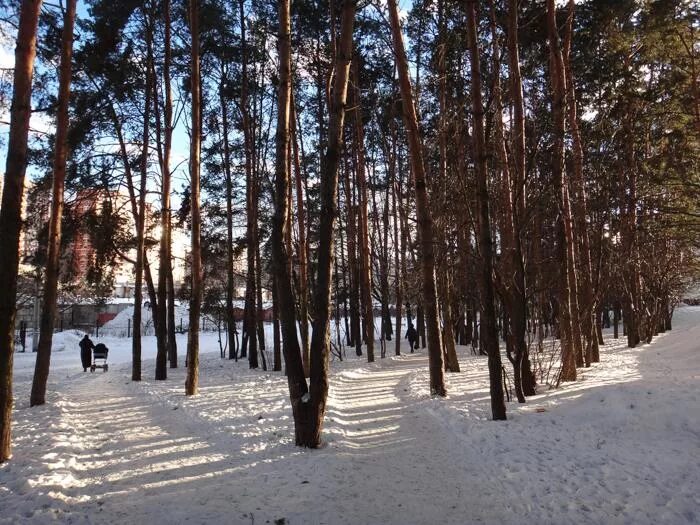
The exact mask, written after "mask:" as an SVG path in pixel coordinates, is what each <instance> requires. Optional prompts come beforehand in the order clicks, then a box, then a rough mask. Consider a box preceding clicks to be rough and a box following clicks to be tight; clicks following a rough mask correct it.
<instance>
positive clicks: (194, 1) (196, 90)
mask: <svg viewBox="0 0 700 525" xmlns="http://www.w3.org/2000/svg"><path fill="white" fill-rule="evenodd" d="M189 10H190V33H191V35H192V49H191V77H192V78H191V80H192V88H191V89H192V138H191V142H190V179H191V188H192V190H191V192H190V195H191V200H192V255H191V257H192V297H191V298H190V327H189V332H188V337H187V345H188V347H187V355H188V356H189V357H188V361H187V380H186V381H185V395H188V396H191V395H194V394H196V393H197V386H198V383H199V316H200V310H201V304H202V258H201V257H202V246H201V239H200V231H201V221H202V219H201V215H200V209H199V167H200V165H199V162H200V153H201V140H202V130H201V94H200V75H199V1H198V0H190V5H189Z"/></svg>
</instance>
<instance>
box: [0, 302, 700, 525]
mask: <svg viewBox="0 0 700 525" xmlns="http://www.w3.org/2000/svg"><path fill="white" fill-rule="evenodd" d="M674 325H675V326H674V330H673V331H671V332H669V333H667V334H664V335H661V336H660V337H658V338H657V339H656V340H655V341H654V343H653V344H651V345H648V346H644V347H641V348H638V349H627V348H624V345H623V341H622V340H621V339H620V340H619V341H617V342H613V341H612V340H609V341H608V344H607V345H606V346H605V347H604V348H603V349H602V363H600V364H598V365H594V366H593V367H591V368H590V369H588V370H583V371H581V380H580V381H578V382H576V383H573V384H565V385H563V386H562V387H561V388H560V389H558V390H552V391H548V392H544V393H542V394H540V395H538V396H536V397H534V398H531V399H530V400H529V402H528V403H527V404H526V405H517V403H510V404H509V405H508V411H509V412H508V416H509V420H508V421H506V422H493V421H491V420H490V419H489V414H490V412H489V399H488V383H487V375H486V361H485V359H484V358H481V357H474V356H470V355H468V352H467V350H466V349H465V348H462V349H461V350H460V363H461V365H462V370H463V372H461V373H459V374H450V375H449V376H448V381H449V397H448V398H447V399H444V400H440V399H432V398H430V396H429V395H428V387H427V357H426V355H425V353H424V352H418V353H416V354H408V355H404V356H401V357H397V358H388V359H384V360H379V362H377V363H374V364H367V363H364V362H362V361H357V360H354V361H346V362H343V363H338V362H334V363H333V365H332V377H331V392H330V399H329V403H328V414H327V420H326V426H325V431H324V436H325V439H326V446H325V447H323V448H322V449H319V450H315V451H310V450H301V449H299V448H297V447H295V446H294V445H293V442H292V422H291V417H290V407H289V402H288V399H287V392H286V381H285V378H284V376H283V375H281V374H279V373H266V372H261V371H250V370H248V369H247V363H246V362H239V363H234V362H232V361H227V360H221V359H220V358H219V356H218V352H219V350H218V344H217V342H216V335H215V334H206V335H205V336H204V337H203V340H202V348H203V351H204V355H203V356H202V361H201V366H202V369H201V376H200V377H201V389H200V394H199V395H198V396H196V397H192V398H186V397H185V396H184V387H183V382H184V374H185V370H184V369H182V368H180V369H177V370H169V373H170V377H169V379H168V380H167V381H165V382H155V381H153V380H152V376H153V357H154V353H155V352H154V350H153V347H154V346H155V345H154V344H153V340H152V338H146V339H145V345H144V346H145V350H144V359H145V360H146V361H145V362H144V378H145V379H144V381H143V382H141V383H138V384H137V383H132V382H131V381H130V364H129V359H130V354H129V342H128V340H125V339H116V338H104V339H101V341H103V342H105V343H106V344H107V345H108V346H109V347H110V348H111V352H110V365H111V366H110V370H109V372H107V373H101V372H97V373H95V374H91V373H90V372H88V373H83V372H82V369H81V367H80V360H79V353H78V351H77V350H76V349H75V344H74V343H75V342H74V341H73V340H72V339H71V337H73V336H70V335H62V336H61V337H59V341H57V344H58V345H60V344H63V345H64V348H65V350H64V351H62V352H56V353H55V355H54V357H53V360H52V374H51V377H50V384H49V388H50V393H49V396H48V401H49V403H48V404H47V405H45V406H42V407H37V408H32V409H30V408H29V407H28V399H29V388H30V382H31V375H32V370H33V364H34V357H33V355H32V354H16V356H15V393H16V409H15V413H14V417H15V422H16V424H15V427H14V439H15V445H14V449H13V452H14V456H13V459H12V460H11V461H10V462H8V463H6V464H4V465H2V466H0V523H44V522H62V523H147V524H158V523H169V524H170V523H183V522H188V523H236V524H238V523H240V524H262V523H291V524H315V523H319V524H320V523H327V524H350V523H358V524H368V523H372V524H397V525H398V524H433V523H448V524H450V523H454V524H465V523H481V524H521V523H537V524H555V523H556V524H559V523H590V524H600V523H605V524H609V523H611V524H618V523H619V524H655V525H656V524H660V523H670V524H683V523H696V522H698V521H699V520H700V491H699V490H698V486H700V389H699V387H700V382H699V379H700V308H691V307H686V308H680V309H679V310H678V311H677V313H676V316H675V319H674ZM76 337H77V336H76ZM180 348H184V338H183V339H182V341H181V346H180ZM392 349H393V344H390V345H389V351H390V352H391V351H392ZM349 353H350V352H349Z"/></svg>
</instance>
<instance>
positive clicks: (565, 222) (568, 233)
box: [547, 0, 581, 381]
mask: <svg viewBox="0 0 700 525" xmlns="http://www.w3.org/2000/svg"><path fill="white" fill-rule="evenodd" d="M547 33H548V39H549V56H550V77H551V78H550V79H551V84H552V114H553V120H554V147H553V160H552V174H553V178H554V183H555V184H556V186H557V192H558V195H559V225H558V230H559V234H558V237H559V242H558V258H559V261H558V262H559V263H560V264H561V265H562V276H561V279H560V281H561V284H560V286H559V288H560V289H559V303H560V304H559V310H560V321H559V323H560V327H561V328H560V332H561V333H560V338H561V346H562V372H561V380H562V381H575V380H576V360H577V356H578V355H580V352H581V338H580V332H581V328H580V324H579V319H580V318H579V316H578V308H577V305H578V297H577V293H576V288H577V287H576V262H575V261H576V258H575V240H574V233H573V224H572V218H571V204H570V201H569V191H568V183H567V181H566V174H565V164H564V135H565V131H566V124H565V115H564V110H565V106H564V104H565V93H566V79H565V76H564V63H563V57H562V52H561V46H560V43H559V31H558V29H557V20H556V7H555V2H554V0H547ZM577 334H578V335H577Z"/></svg>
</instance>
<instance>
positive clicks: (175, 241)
mask: <svg viewBox="0 0 700 525" xmlns="http://www.w3.org/2000/svg"><path fill="white" fill-rule="evenodd" d="M107 206H111V208H112V209H113V210H117V211H118V212H119V213H121V214H122V215H123V216H125V217H127V223H128V227H130V228H134V227H135V225H134V221H133V216H132V214H131V203H130V200H129V196H128V195H126V194H125V193H124V192H107V191H106V190H103V189H85V190H81V191H80V192H79V193H78V195H77V196H76V198H75V205H74V206H73V207H72V209H73V213H74V214H75V216H76V219H78V220H82V219H83V218H84V217H86V216H88V215H89V214H93V213H96V214H100V213H101V212H102V209H104V208H105V207H107ZM146 206H147V211H146V216H147V217H151V216H152V215H153V213H152V209H151V205H150V204H148V203H147V204H146ZM146 230H147V232H148V231H151V234H150V235H151V236H152V237H153V238H154V239H156V240H157V239H159V237H160V226H159V225H157V224H150V225H149V224H147V225H146ZM185 239H186V235H185V233H184V232H183V231H181V230H178V229H173V232H172V256H173V259H172V265H173V280H174V282H175V286H176V287H177V286H178V285H180V284H181V283H182V281H183V280H184V276H185V246H186V244H185ZM69 251H70V252H71V255H72V261H71V264H72V268H71V273H72V275H74V278H75V279H76V280H78V281H81V280H85V279H86V278H87V273H88V271H89V269H90V266H91V265H92V264H93V262H94V258H95V249H94V247H93V244H92V240H91V236H90V233H89V232H87V231H81V232H80V233H78V234H77V235H76V237H75V239H74V240H73V242H72V243H71V245H70V247H69ZM125 255H126V256H127V257H128V258H129V259H131V260H132V261H133V260H135V259H136V250H135V249H131V250H130V251H129V252H128V253H126V254H125ZM158 255H159V254H158V244H157V243H155V244H154V245H153V246H152V247H151V248H149V249H148V250H147V254H146V256H147V258H148V261H149V263H150V269H151V274H152V276H153V280H154V281H156V280H157V278H158V268H159V264H158V263H159V260H158ZM134 283H135V279H134V265H133V263H132V262H130V261H128V260H125V259H123V258H122V259H118V260H117V266H116V267H115V268H114V289H113V293H112V295H113V297H121V298H131V297H133V296H134Z"/></svg>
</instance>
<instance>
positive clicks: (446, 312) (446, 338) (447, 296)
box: [436, 1, 460, 372]
mask: <svg viewBox="0 0 700 525" xmlns="http://www.w3.org/2000/svg"><path fill="white" fill-rule="evenodd" d="M444 9H445V7H444V2H443V1H440V2H439V3H438V35H439V36H438V38H439V41H440V48H439V51H438V76H439V82H438V90H439V95H438V99H439V106H440V118H439V130H438V147H439V151H440V159H439V171H438V184H436V186H438V187H439V190H437V191H439V192H440V195H441V198H442V199H444V200H445V201H446V200H447V140H448V139H447V73H446V71H445V55H446V54H447V24H446V20H445V13H444ZM441 208H443V209H442V210H441V211H439V210H436V213H438V216H439V215H440V214H442V215H443V221H442V222H443V224H440V225H439V226H438V229H439V231H440V233H439V235H438V237H439V238H440V242H439V246H440V252H441V257H440V260H441V264H439V265H438V287H439V293H440V298H441V303H442V324H443V345H444V348H445V370H446V371H448V372H459V371H460V370H459V361H458V359H457V349H456V347H455V335H454V323H453V319H452V294H451V293H450V286H449V280H450V276H449V273H450V272H449V260H448V251H449V250H448V243H447V239H446V237H445V224H444V220H445V216H446V215H447V213H448V212H447V210H445V209H444V206H441Z"/></svg>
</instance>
